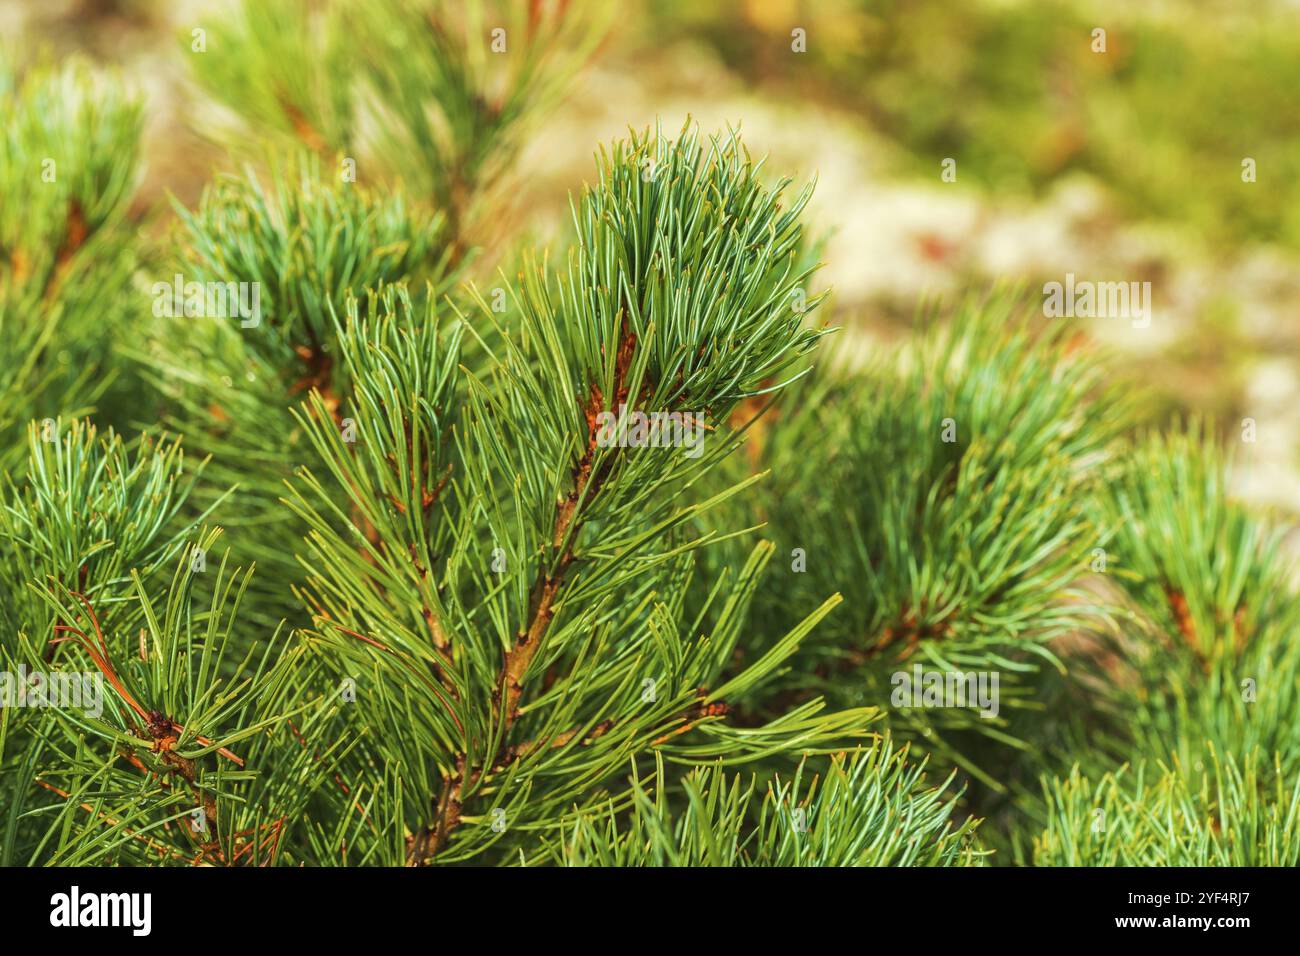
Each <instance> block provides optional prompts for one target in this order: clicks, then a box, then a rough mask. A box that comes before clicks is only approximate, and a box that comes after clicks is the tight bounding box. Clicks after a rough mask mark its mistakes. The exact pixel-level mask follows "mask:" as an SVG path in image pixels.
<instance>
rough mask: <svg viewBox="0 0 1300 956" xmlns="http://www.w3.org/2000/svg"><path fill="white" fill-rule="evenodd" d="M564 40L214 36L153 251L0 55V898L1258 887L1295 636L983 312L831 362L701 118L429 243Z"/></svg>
mask: <svg viewBox="0 0 1300 956" xmlns="http://www.w3.org/2000/svg"><path fill="white" fill-rule="evenodd" d="M497 23H501V24H504V26H505V31H506V32H505V36H506V37H507V38H508V39H507V40H506V41H505V42H506V43H507V46H506V47H504V48H503V50H502V51H501V54H502V55H501V56H500V57H495V56H493V55H491V53H490V52H489V51H490V47H489V46H486V45H485V44H486V43H491V42H492V39H491V38H490V36H489V30H488V25H489V24H497ZM601 33H602V24H601V20H600V17H599V16H597V15H596V12H595V9H594V5H588V4H580V3H573V4H565V3H560V4H553V5H546V4H533V3H530V4H513V3H510V4H506V3H503V4H501V5H500V7H499V8H498V7H497V6H495V5H493V4H489V3H470V4H465V5H453V4H449V3H442V2H433V0H419V2H417V0H410V2H406V0H402V2H399V0H384V2H377V3H366V4H349V3H329V4H323V5H320V6H314V5H313V6H308V5H299V4H290V3H278V2H277V3H253V2H248V3H244V4H241V5H238V6H237V7H236V8H235V11H234V13H233V14H232V15H231V18H230V19H229V20H228V21H226V22H224V23H222V24H219V25H218V26H216V27H214V29H213V30H212V32H211V34H210V35H209V36H208V37H207V41H206V42H208V43H210V44H225V45H227V46H231V47H233V46H238V48H239V49H240V50H241V56H240V57H207V58H198V59H196V64H195V70H196V77H197V79H198V81H199V83H200V85H202V86H203V87H204V88H205V89H207V90H208V91H209V92H210V93H211V94H212V95H213V96H214V98H216V99H218V100H220V101H221V102H222V103H224V105H225V107H226V108H227V109H228V110H229V111H230V112H229V115H227V116H226V120H227V121H228V122H234V123H235V124H237V125H238V126H239V128H241V129H243V130H244V131H246V132H247V133H251V134H252V138H253V139H254V140H255V142H256V145H257V148H256V149H254V150H248V149H244V150H241V151H240V152H241V155H239V156H238V157H237V158H238V161H239V165H238V170H237V171H236V172H226V173H220V174H218V175H217V176H216V177H215V179H214V181H213V182H212V184H211V185H210V186H209V188H208V189H207V191H206V192H205V193H204V194H203V196H202V198H201V199H200V200H199V202H198V203H197V206H196V207H195V208H193V209H189V208H187V207H186V206H185V205H184V204H182V203H180V202H175V203H174V204H173V205H174V213H175V219H176V222H175V224H174V226H173V228H172V230H171V231H170V232H169V233H167V234H166V235H164V236H160V237H156V238H153V239H146V238H144V237H143V236H142V234H141V233H140V232H139V231H138V230H137V229H136V228H134V225H133V222H132V213H131V211H130V209H131V203H132V194H133V190H134V185H135V182H136V179H137V177H138V173H137V171H136V156H137V152H138V147H139V136H140V124H141V114H140V109H139V107H138V105H136V102H135V100H134V99H132V97H131V96H130V95H129V94H128V93H127V92H125V91H124V90H123V89H122V88H121V86H120V84H118V83H117V82H115V81H113V80H112V79H109V78H105V77H103V76H100V75H97V74H94V73H93V72H92V71H91V70H89V68H88V67H86V66H84V65H82V64H78V63H70V64H67V65H64V66H62V67H58V68H53V67H46V66H38V67H35V68H30V69H20V68H19V67H18V66H17V65H16V64H15V63H14V62H13V61H11V60H4V61H2V62H0V106H3V120H4V127H3V130H0V144H3V146H4V149H3V151H0V187H3V194H4V197H5V200H4V205H3V207H2V208H0V473H2V474H3V482H0V672H3V675H4V677H5V680H6V682H5V684H4V686H3V690H4V692H5V694H6V706H4V707H3V708H0V863H4V864H28V865H49V864H56V865H78V864H95V865H102V864H110V865H112V864H126V865H183V864H190V865H196V864H214V865H313V866H325V865H394V866H396V865H428V864H451V863H474V864H493V865H508V866H514V865H523V866H534V865H564V866H587V865H598V866H601V865H619V866H664V865H671V866H681V865H692V866H693V865H710V866H848V865H851V866H882V865H890V866H892V865H924V866H969V865H983V864H988V863H1001V862H1032V863H1037V864H1044V865H1150V866H1170V865H1182V864H1210V865H1219V864H1239V865H1288V866H1294V865H1296V864H1297V863H1298V862H1300V837H1298V836H1297V832H1298V831H1297V813H1300V785H1298V784H1297V782H1296V773H1297V765H1298V762H1300V761H1298V760H1297V757H1298V756H1300V751H1298V750H1297V746H1296V742H1295V741H1296V737H1295V728H1294V714H1295V712H1296V703H1297V698H1298V694H1300V658H1298V657H1297V655H1298V654H1300V651H1297V649H1296V648H1297V645H1296V643H1295V642H1294V640H1292V634H1293V633H1294V630H1295V625H1296V623H1297V614H1298V613H1300V611H1298V610H1297V609H1300V597H1298V596H1297V594H1296V589H1295V583H1294V575H1293V570H1292V568H1291V566H1290V564H1289V562H1288V560H1287V558H1286V556H1285V555H1286V552H1285V549H1284V547H1283V545H1282V537H1281V536H1282V529H1281V528H1280V527H1279V526H1277V525H1276V524H1275V523H1273V522H1271V521H1269V520H1268V519H1266V518H1264V517H1261V516H1260V515H1257V514H1255V513H1252V512H1251V511H1250V510H1249V509H1247V508H1245V507H1244V506H1242V505H1241V504H1239V503H1238V502H1236V501H1235V500H1233V499H1232V497H1231V496H1230V495H1229V493H1228V482H1229V477H1230V474H1231V464H1230V456H1229V455H1228V454H1227V452H1226V449H1225V446H1224V445H1223V443H1222V441H1221V440H1220V439H1219V438H1218V437H1217V436H1216V435H1215V434H1214V433H1213V431H1212V429H1211V428H1210V427H1209V426H1207V425H1201V424H1197V425H1192V426H1188V427H1186V428H1184V429H1182V430H1181V431H1176V432H1174V433H1172V434H1169V433H1158V432H1150V433H1147V432H1141V431H1136V430H1135V429H1136V421H1137V417H1138V416H1137V414H1136V412H1135V402H1134V401H1133V399H1132V397H1131V396H1130V394H1128V393H1127V392H1126V391H1125V390H1124V389H1123V388H1121V387H1119V386H1118V385H1116V383H1114V382H1113V381H1112V380H1111V376H1110V373H1109V371H1108V366H1107V362H1106V358H1105V356H1104V355H1100V354H1097V353H1095V352H1093V351H1092V350H1091V349H1090V348H1089V347H1088V346H1087V345H1086V343H1084V342H1083V341H1082V339H1081V337H1080V336H1078V335H1077V334H1076V331H1077V330H1076V329H1074V328H1073V327H1071V326H1070V325H1069V324H1067V323H1065V322H1061V321H1050V320H1044V319H1043V318H1042V317H1041V315H1039V314H1036V313H1035V312H1034V311H1033V310H1031V309H1029V308H1028V307H1027V306H1026V303H1025V299H1024V297H1023V296H1021V295H1018V294H1016V293H1014V292H1006V291H999V292H996V293H994V294H992V295H989V296H985V297H982V298H972V299H970V300H968V301H966V302H965V303H963V304H962V305H961V306H960V307H958V308H957V309H955V310H954V311H953V313H952V314H951V315H944V316H942V317H940V316H936V317H935V321H933V323H931V327H930V328H929V329H928V330H927V331H926V334H925V335H923V336H922V337H921V338H920V340H919V341H918V343H917V344H916V345H915V346H914V347H911V348H903V349H898V350H890V351H887V352H884V351H882V353H881V354H878V355H873V356H872V357H871V358H870V360H869V361H867V362H865V363H863V362H860V361H854V359H853V357H852V356H851V355H849V354H847V352H846V351H837V350H836V348H835V346H833V345H828V344H827V342H826V340H827V338H828V334H829V331H830V330H829V329H827V328H826V326H825V325H824V324H819V323H821V319H820V316H821V314H822V311H821V310H820V308H819V307H820V306H821V305H822V304H823V303H824V301H825V294H826V290H822V289H820V288H819V287H818V286H817V274H816V262H815V249H814V246H813V244H812V243H811V242H810V241H809V240H808V237H807V236H806V235H805V232H804V227H803V225H802V214H803V212H804V210H805V207H806V205H807V203H808V202H809V200H810V197H811V195H812V187H811V185H809V186H806V187H802V188H798V189H791V183H790V182H789V181H788V180H777V179H774V178H773V177H771V176H769V175H768V173H767V170H766V169H765V168H764V164H763V163H762V162H761V161H755V160H754V159H752V158H751V156H750V154H749V153H748V152H747V150H746V148H745V146H744V144H743V143H742V141H741V138H740V136H739V135H738V133H736V132H735V131H734V130H728V131H725V132H721V133H718V134H716V135H712V136H710V135H706V134H703V133H701V131H699V130H698V129H697V128H696V127H695V126H694V125H693V124H691V123H689V122H688V123H687V124H686V125H685V126H684V127H683V128H682V129H681V130H680V132H678V133H676V134H675V135H668V134H665V132H664V131H663V130H662V129H661V128H657V127H656V128H652V129H646V130H644V131H640V132H637V131H633V132H631V133H629V135H628V136H627V137H625V138H623V139H621V140H619V141H617V142H615V143H613V144H612V145H610V146H608V147H605V148H602V149H600V151H599V153H598V155H597V159H596V166H595V171H594V175H593V178H592V181H591V182H590V183H589V184H588V185H587V187H586V188H585V189H584V190H583V191H582V192H581V193H580V195H578V196H576V197H574V198H573V200H572V231H571V233H570V234H569V235H567V236H566V237H564V242H565V247H564V248H565V252H564V254H562V255H561V254H557V255H550V254H549V253H548V252H547V251H546V250H543V249H532V248H530V249H527V250H522V251H521V250H516V249H511V248H504V247H502V245H500V244H496V243H495V242H494V244H493V245H492V246H491V247H490V248H481V247H480V243H482V242H483V241H484V239H485V237H488V236H492V235H493V233H494V228H495V224H494V223H493V222H492V219H493V216H492V214H493V213H494V212H499V211H500V210H501V209H502V204H501V203H502V195H503V193H504V192H505V186H506V185H507V184H508V183H509V182H510V167H511V164H512V163H513V162H514V160H515V159H516V158H517V157H518V155H519V153H520V150H521V149H522V146H523V144H524V141H525V136H524V134H525V133H526V132H527V131H528V129H529V128H530V123H531V122H533V121H534V120H535V117H536V116H538V115H539V114H540V113H542V112H544V109H545V107H546V106H547V105H548V104H552V103H554V102H555V101H556V99H557V98H558V96H559V95H560V93H561V92H562V90H563V89H564V88H565V86H566V85H567V83H568V82H569V81H570V80H571V78H572V75H573V73H574V71H575V70H576V69H577V67H578V66H579V65H580V64H581V63H582V62H584V61H585V60H586V59H587V57H588V56H589V55H590V54H591V52H592V50H593V49H594V48H595V46H596V45H597V44H598V42H599V39H600V36H601ZM485 36H489V39H487V40H484V37H485ZM187 39H188V38H187ZM511 44H517V45H511ZM209 132H210V133H212V135H214V136H223V137H224V136H227V135H228V133H224V134H223V133H220V132H218V131H217V130H216V129H209ZM221 142H223V143H224V142H227V140H226V139H225V138H223V139H221ZM47 159H52V160H53V161H54V163H55V169H56V173H55V176H54V178H53V179H48V180H46V179H43V178H42V169H43V166H42V164H43V163H44V161H45V160H47ZM353 160H356V161H357V162H358V165H359V168H361V169H363V170H364V169H367V168H368V165H367V164H370V165H371V166H373V168H374V169H375V170H376V172H375V173H374V174H373V175H370V174H365V175H362V176H361V177H360V180H359V181H358V180H355V179H354V178H353V177H351V176H350V175H349V173H350V171H352V170H353V168H354V167H352V166H350V165H349V162H350V161H353ZM494 238H495V237H494ZM515 261H518V262H519V263H521V266H520V268H519V270H518V272H517V274H516V275H514V276H508V275H505V274H503V273H499V274H497V275H493V274H492V272H491V271H490V270H489V268H488V266H489V264H491V263H496V262H515ZM176 275H178V276H179V277H180V280H179V281H180V289H181V293H182V294H181V295H180V296H175V295H174V290H175V288H176V286H174V285H173V284H172V279H173V276H176ZM241 284H246V286H247V287H249V288H253V287H255V288H256V289H257V290H258V296H259V299H258V303H259V305H258V310H257V313H256V315H243V314H238V313H233V314H232V313H231V311H230V310H229V309H218V310H217V311H216V312H215V313H214V312H213V311H212V309H213V299H212V297H211V293H210V291H209V290H211V289H213V288H217V287H219V288H221V289H223V290H225V292H226V299H225V302H226V305H230V303H231V301H232V300H231V298H230V295H231V294H234V295H235V297H236V299H237V298H238V294H239V289H240V288H241ZM160 286H161V288H160ZM191 286H192V287H193V288H192V289H191ZM232 288H233V289H234V290H235V291H234V293H231V292H230V290H231V289H232ZM193 290H197V291H193ZM128 331H129V332H130V334H128ZM182 448H185V449H188V450H189V451H188V454H186V453H183V452H182ZM197 459H201V460H198V461H197V463H196V460H197ZM914 667H917V668H922V669H924V670H926V671H930V672H936V673H940V674H956V673H961V674H965V673H975V672H979V673H985V674H996V675H997V676H998V677H999V678H1000V685H999V687H998V688H997V695H998V696H997V699H996V704H997V707H996V711H997V712H996V713H990V714H981V713H980V712H979V711H978V710H977V709H976V708H973V707H961V706H958V707H951V706H950V707H944V708H940V709H933V708H931V707H930V706H917V704H916V702H915V701H914V700H913V701H911V702H905V703H899V702H898V700H897V699H896V696H895V689H896V687H897V685H898V679H899V675H900V673H909V672H911V671H912V669H913V668H914ZM33 675H36V676H33ZM33 680H36V681H37V683H36V684H33V683H32V681H33ZM92 684H93V686H95V687H98V688H101V689H102V692H103V694H102V698H101V699H97V705H96V706H90V704H91V701H89V699H83V700H81V701H80V702H79V704H78V705H77V706H61V705H54V706H46V705H44V704H42V702H41V701H42V699H43V698H42V695H44V698H45V699H46V700H47V701H48V698H49V697H50V696H51V695H54V694H55V693H56V691H59V690H60V689H62V690H63V691H70V690H71V689H73V688H76V689H78V690H79V691H81V692H83V693H85V694H89V692H90V691H89V689H90V687H91V686H92ZM34 688H35V690H34ZM20 689H21V691H22V694H23V695H24V696H25V702H26V706H13V705H12V704H14V703H15V702H16V701H17V696H16V695H17V694H18V693H19V690H20ZM37 691H39V692H37ZM48 702H49V703H51V704H52V703H53V702H52V701H48ZM930 775H933V777H934V778H936V779H937V780H938V781H939V782H938V783H937V784H935V783H929V782H927V780H928V779H929V778H930ZM982 818H987V819H984V820H983V822H981V820H982Z"/></svg>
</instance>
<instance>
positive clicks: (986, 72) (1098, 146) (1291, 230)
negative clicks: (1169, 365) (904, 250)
mask: <svg viewBox="0 0 1300 956" xmlns="http://www.w3.org/2000/svg"><path fill="white" fill-rule="evenodd" d="M651 9H652V10H653V13H652V17H653V18H654V22H655V27H656V30H657V32H658V35H659V38H660V39H661V40H683V39H694V40H695V41H703V42H705V43H707V44H708V45H710V46H712V47H713V48H714V49H716V51H717V52H718V53H719V55H720V56H721V58H722V59H723V61H724V62H725V63H726V65H727V66H728V67H729V68H731V69H733V70H735V71H736V72H737V73H739V74H740V75H742V76H744V77H746V78H747V79H748V80H750V81H751V82H754V83H756V84H758V85H760V86H761V88H762V89H763V92H764V94H765V95H774V96H780V97H784V98H786V99H790V98H792V97H795V98H800V97H807V98H809V99H816V100H818V101H821V102H827V103H831V104H833V105H836V106H837V107H839V108H843V109H846V110H848V111H851V112H856V113H859V114H861V115H863V116H864V117H865V118H867V119H868V120H869V122H870V123H871V124H872V126H873V127H874V128H875V129H876V130H877V131H878V132H879V133H881V134H882V135H884V136H885V137H887V138H889V139H891V140H893V141H895V142H896V143H897V144H898V145H899V146H900V147H901V148H902V149H901V153H900V156H899V158H898V160H897V162H898V163H899V164H900V167H901V169H900V171H913V172H915V173H917V174H918V175H925V176H928V177H936V176H937V175H938V170H939V163H940V161H941V160H942V159H943V158H945V157H954V158H956V159H957V161H958V165H959V170H960V176H961V179H962V181H963V182H975V183H978V184H979V185H981V186H983V187H986V188H988V189H990V190H994V191H1001V192H1011V193H1023V194H1026V195H1036V194H1039V193H1041V192H1042V191H1043V190H1044V189H1046V188H1047V187H1049V186H1050V185H1051V184H1052V183H1053V182H1054V181H1055V180H1056V179H1058V178H1059V177H1061V176H1062V175H1064V174H1066V173H1069V172H1072V171H1077V170H1082V171H1084V172H1087V173H1089V174H1091V175H1093V176H1095V177H1097V178H1098V179H1099V180H1100V181H1101V182H1103V183H1104V184H1106V186H1107V187H1108V188H1109V189H1110V190H1111V191H1112V193H1113V194H1114V197H1115V198H1116V200H1117V202H1118V203H1119V205H1120V208H1121V209H1122V210H1123V211H1124V212H1125V214H1127V215H1130V216H1133V217H1135V218H1152V219H1159V220H1170V221H1173V222H1176V223H1180V224H1185V225H1187V226H1189V227H1191V228H1193V229H1195V230H1197V231H1198V232H1200V233H1201V234H1202V235H1203V237H1204V239H1205V240H1206V241H1207V242H1208V243H1210V244H1211V245H1212V246H1220V245H1226V244H1231V243H1239V242H1242V241H1247V240H1258V241H1270V242H1277V243H1280V244H1283V245H1286V246H1289V247H1298V246H1300V149H1297V148H1296V144H1297V141H1298V134H1300V9H1296V8H1295V7H1288V6H1283V5H1281V4H1280V3H1277V2H1274V0H1261V2H1258V3H1251V4H1248V5H1243V4H1239V3H1233V4H1227V3H1221V2H1191V0H1184V2H1178V3H1160V4H1141V5H1138V4H1133V5H1129V6H1121V5H1118V4H1101V5H1098V4H1089V5H1084V4H1081V3H1078V2H1073V0H1034V2H1006V0H1003V2H991V0H967V2H963V3H951V2H948V0H823V2H818V3H816V4H812V3H798V2H782V0H762V2H759V0H749V2H745V3H740V4H734V5H733V4H699V3H697V2H695V0H667V2H663V3H656V4H654V5H652V8H651ZM795 27H800V28H803V29H804V30H806V31H807V53H806V54H803V55H798V54H794V53H791V52H790V44H791V30H792V29H793V28H795ZM1096 28H1102V29H1104V30H1105V31H1106V36H1105V52H1104V53H1103V52H1094V51H1093V45H1094V40H1093V30H1094V29H1096ZM1246 157H1250V158H1252V159H1254V160H1255V161H1256V163H1257V170H1258V182H1256V183H1254V184H1248V183H1244V182H1243V181H1242V160H1243V159H1244V158H1246Z"/></svg>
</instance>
